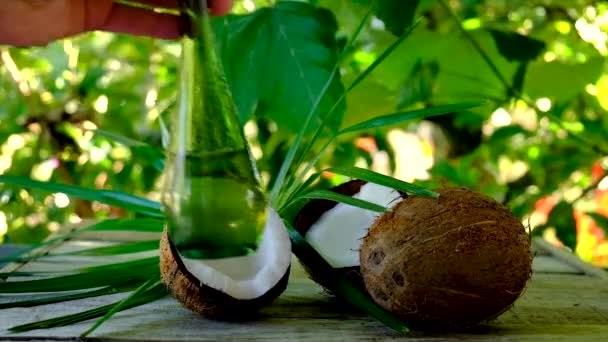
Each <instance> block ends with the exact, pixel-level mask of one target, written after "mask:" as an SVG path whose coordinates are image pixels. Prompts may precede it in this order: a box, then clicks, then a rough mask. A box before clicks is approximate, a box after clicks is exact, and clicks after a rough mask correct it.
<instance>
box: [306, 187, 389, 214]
mask: <svg viewBox="0 0 608 342" xmlns="http://www.w3.org/2000/svg"><path fill="white" fill-rule="evenodd" d="M313 198H316V199H325V200H330V201H334V202H341V203H344V204H348V205H352V206H355V207H359V208H362V209H367V210H372V211H375V212H379V213H383V212H385V211H386V208H385V207H383V206H381V205H377V204H375V203H371V202H368V201H364V200H360V199H358V198H354V197H351V196H345V195H341V194H338V193H336V192H333V191H329V190H323V189H318V190H311V191H308V192H305V193H303V194H301V195H299V196H297V197H296V200H299V199H313Z"/></svg>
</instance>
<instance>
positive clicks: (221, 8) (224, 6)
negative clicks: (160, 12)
mask: <svg viewBox="0 0 608 342" xmlns="http://www.w3.org/2000/svg"><path fill="white" fill-rule="evenodd" d="M141 2H142V3H145V4H147V5H150V6H155V7H164V8H177V7H178V3H177V0H142V1H141ZM207 5H208V6H209V9H210V12H211V14H213V15H225V14H228V13H230V10H231V9H232V0H207Z"/></svg>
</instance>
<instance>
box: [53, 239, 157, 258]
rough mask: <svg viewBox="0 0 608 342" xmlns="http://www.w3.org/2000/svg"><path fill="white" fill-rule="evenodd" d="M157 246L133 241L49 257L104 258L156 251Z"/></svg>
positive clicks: (153, 241) (149, 242) (155, 242)
mask: <svg viewBox="0 0 608 342" xmlns="http://www.w3.org/2000/svg"><path fill="white" fill-rule="evenodd" d="M158 246H159V240H144V241H133V242H124V243H119V244H116V245H111V246H104V247H96V248H87V249H81V250H78V251H73V252H66V253H56V254H55V253H53V254H49V256H51V257H52V256H64V255H83V256H104V255H120V254H131V253H139V252H146V251H152V250H157V249H158Z"/></svg>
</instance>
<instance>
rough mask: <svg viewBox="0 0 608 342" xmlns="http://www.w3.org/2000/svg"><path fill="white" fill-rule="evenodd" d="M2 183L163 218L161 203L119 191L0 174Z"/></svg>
mask: <svg viewBox="0 0 608 342" xmlns="http://www.w3.org/2000/svg"><path fill="white" fill-rule="evenodd" d="M0 183H7V184H11V185H17V186H20V187H23V188H29V189H37V190H43V191H48V192H53V193H58V192H60V193H64V194H66V195H69V196H72V197H77V198H80V199H84V200H88V201H97V202H100V203H104V204H107V205H111V206H115V207H119V208H123V209H126V210H129V211H132V212H134V213H137V214H141V215H145V216H151V217H157V218H162V217H163V216H162V214H161V212H160V204H159V203H158V202H156V201H152V200H149V199H147V198H143V197H139V196H135V195H130V194H126V193H123V192H119V191H112V190H99V189H89V188H84V187H80V186H76V185H68V184H59V183H52V182H41V181H37V180H33V179H31V178H28V177H19V176H6V175H2V176H0Z"/></svg>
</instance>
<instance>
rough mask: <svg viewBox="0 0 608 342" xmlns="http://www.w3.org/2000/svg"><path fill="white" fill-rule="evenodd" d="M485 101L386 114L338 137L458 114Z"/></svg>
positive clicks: (348, 129)
mask: <svg viewBox="0 0 608 342" xmlns="http://www.w3.org/2000/svg"><path fill="white" fill-rule="evenodd" d="M485 103H486V101H469V102H462V103H455V104H449V105H443V106H435V107H431V108H424V109H417V110H410V111H404V112H397V113H392V114H386V115H382V116H377V117H375V118H372V119H369V120H366V121H363V122H360V123H358V124H355V125H352V126H350V127H347V128H344V129H342V130H341V131H340V132H339V133H338V135H342V134H345V133H352V132H358V131H364V130H368V129H372V128H378V127H385V126H390V125H394V124H398V123H401V122H405V121H411V120H418V119H424V118H428V117H431V116H437V115H444V114H447V113H454V112H459V111H462V110H465V109H470V108H473V107H478V106H481V105H483V104H485Z"/></svg>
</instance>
